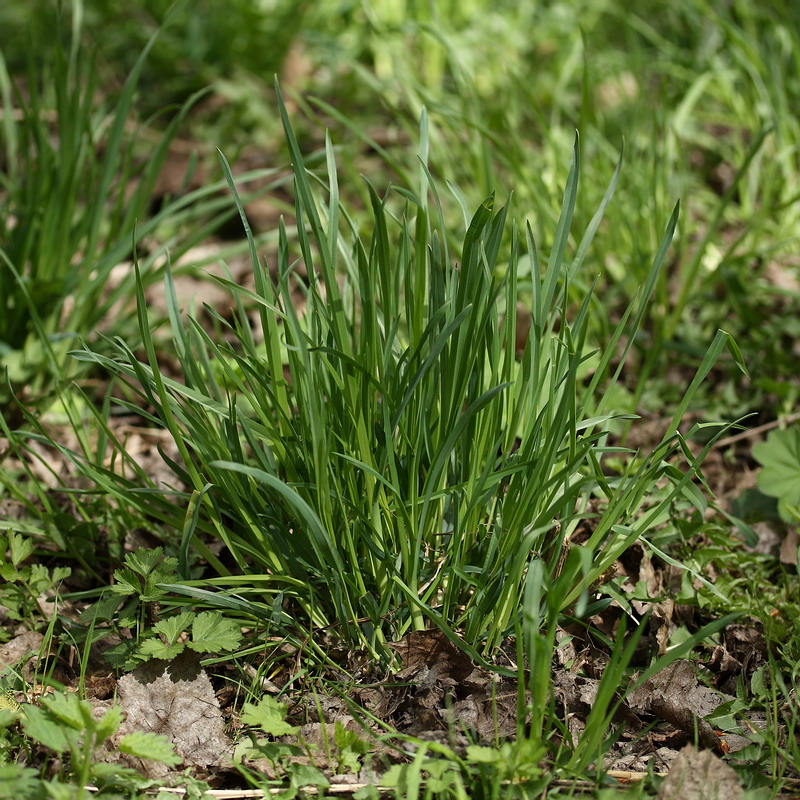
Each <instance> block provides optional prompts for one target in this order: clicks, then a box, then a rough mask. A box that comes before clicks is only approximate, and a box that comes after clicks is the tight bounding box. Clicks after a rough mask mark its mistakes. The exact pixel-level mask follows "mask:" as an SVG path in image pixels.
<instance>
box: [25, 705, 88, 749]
mask: <svg viewBox="0 0 800 800" xmlns="http://www.w3.org/2000/svg"><path fill="white" fill-rule="evenodd" d="M25 711H26V713H25V716H24V717H23V719H22V728H23V730H24V731H25V733H26V734H27V735H28V736H30V737H31V739H34V740H36V741H37V742H39V744H41V745H44V746H45V747H48V748H50V750H55V752H57V753H64V752H66V751H67V750H69V748H70V745H74V744H76V743H77V741H78V738H79V737H80V732H79V731H77V730H74V729H73V728H69V727H66V726H65V725H63V724H61V723H59V722H56V721H55V720H54V719H53V718H52V717H51V716H50V715H49V714H48V713H47V712H46V711H45V710H44V709H41V708H38V707H37V706H30V707H29V708H27V709H26V710H25Z"/></svg>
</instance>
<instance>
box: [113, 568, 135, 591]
mask: <svg viewBox="0 0 800 800" xmlns="http://www.w3.org/2000/svg"><path fill="white" fill-rule="evenodd" d="M114 580H115V581H116V583H112V584H111V586H110V589H111V591H112V592H114V593H115V594H125V595H136V596H138V595H139V594H140V593H141V591H142V584H141V582H140V581H139V578H138V577H137V575H136V573H135V572H133V571H132V570H130V569H115V570H114Z"/></svg>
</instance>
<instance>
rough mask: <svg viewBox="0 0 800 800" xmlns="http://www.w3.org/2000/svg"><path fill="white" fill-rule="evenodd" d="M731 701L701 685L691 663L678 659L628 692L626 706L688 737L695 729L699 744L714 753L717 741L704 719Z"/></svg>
mask: <svg viewBox="0 0 800 800" xmlns="http://www.w3.org/2000/svg"><path fill="white" fill-rule="evenodd" d="M732 699H733V698H731V697H728V696H725V695H723V694H721V693H720V692H717V691H715V690H714V689H711V688H709V687H708V686H705V685H704V684H703V683H701V682H700V681H699V680H698V678H697V674H696V673H695V669H694V666H693V665H692V663H691V661H686V660H685V659H679V660H678V661H675V662H673V663H672V664H670V665H669V666H668V667H666V669H664V670H662V671H661V672H659V673H658V674H657V675H654V676H653V677H652V678H650V679H649V680H647V681H645V682H644V683H643V684H642V685H641V686H639V687H638V688H637V689H636V690H635V691H633V692H631V694H629V695H628V697H627V703H628V705H629V707H630V708H631V709H632V710H633V711H636V712H638V713H645V714H652V715H653V716H656V717H659V718H661V719H663V720H665V721H666V722H669V723H670V724H671V725H674V726H675V727H676V728H678V729H679V730H682V731H684V732H685V733H687V734H690V735H694V732H695V730H696V731H697V735H698V738H699V741H700V742H701V743H702V745H703V746H704V747H707V748H709V749H712V750H713V749H717V748H718V747H719V740H718V738H717V735H716V734H715V733H714V729H713V728H712V727H711V725H709V724H708V722H706V720H705V717H707V716H708V715H709V714H710V713H711V712H712V711H714V710H715V709H716V708H717V707H718V706H720V705H721V704H722V703H723V702H725V700H732Z"/></svg>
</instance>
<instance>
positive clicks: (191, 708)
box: [113, 652, 233, 778]
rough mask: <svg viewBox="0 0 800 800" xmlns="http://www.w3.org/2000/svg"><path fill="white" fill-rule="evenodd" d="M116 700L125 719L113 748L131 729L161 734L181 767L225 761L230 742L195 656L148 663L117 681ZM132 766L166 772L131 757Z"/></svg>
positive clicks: (149, 773) (152, 772) (153, 773)
mask: <svg viewBox="0 0 800 800" xmlns="http://www.w3.org/2000/svg"><path fill="white" fill-rule="evenodd" d="M117 699H118V701H119V705H120V707H121V708H122V710H123V711H124V712H125V721H124V722H123V724H122V726H121V728H120V730H119V732H118V733H117V735H116V736H115V737H114V742H113V743H114V744H115V745H116V744H118V743H119V740H120V739H121V738H122V737H123V736H125V735H126V734H128V733H132V732H133V731H144V732H145V733H148V732H152V733H157V734H161V735H162V736H166V737H167V738H168V739H169V740H170V741H171V742H172V743H173V744H174V745H175V750H176V752H177V753H178V755H179V756H180V757H181V758H182V759H183V763H184V765H186V766H194V767H199V768H201V769H208V768H211V767H221V766H223V765H225V764H227V763H228V755H229V754H230V753H232V750H233V748H232V743H231V741H230V740H229V738H228V736H227V735H226V733H225V724H224V722H223V719H222V712H221V711H220V708H219V703H218V702H217V698H216V697H215V696H214V689H213V687H212V686H211V681H210V680H209V678H208V675H207V674H206V672H205V670H204V669H202V668H201V666H200V662H199V659H198V657H197V656H196V655H195V654H194V653H189V652H185V653H181V655H179V656H178V657H177V658H175V659H174V660H173V661H169V662H165V661H158V660H154V661H148V662H147V663H146V664H142V665H141V666H140V667H138V668H137V669H136V670H134V672H132V673H130V674H129V675H125V676H124V677H122V678H120V680H119V683H118V684H117ZM133 760H134V761H135V762H136V763H134V764H132V766H134V767H136V768H137V769H140V770H142V771H143V772H144V774H145V775H147V777H150V778H162V777H164V776H166V775H167V774H168V773H169V769H168V768H167V767H166V766H164V765H163V764H158V763H155V762H150V761H148V762H142V761H141V759H133Z"/></svg>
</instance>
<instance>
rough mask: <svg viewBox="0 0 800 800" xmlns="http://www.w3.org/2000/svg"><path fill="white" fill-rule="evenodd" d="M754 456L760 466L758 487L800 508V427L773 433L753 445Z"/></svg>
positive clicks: (765, 492) (782, 501)
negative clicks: (764, 440) (765, 439)
mask: <svg viewBox="0 0 800 800" xmlns="http://www.w3.org/2000/svg"><path fill="white" fill-rule="evenodd" d="M753 455H754V456H755V458H756V460H757V461H758V462H759V464H761V472H759V474H758V488H759V489H761V491H762V492H764V494H768V495H770V496H771V497H777V498H778V500H779V501H780V502H781V503H786V504H788V505H791V506H797V505H800V425H795V426H793V427H791V428H786V429H785V430H776V431H772V432H771V433H770V434H769V436H767V441H766V442H759V443H758V444H756V445H754V446H753Z"/></svg>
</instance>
